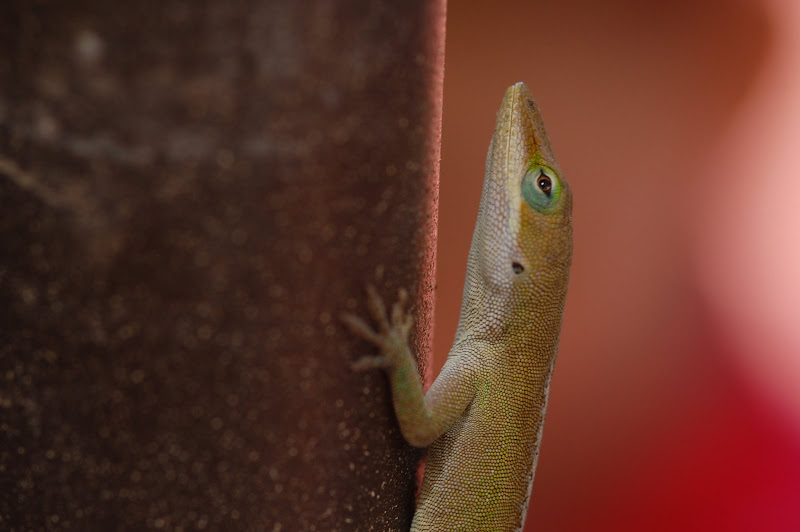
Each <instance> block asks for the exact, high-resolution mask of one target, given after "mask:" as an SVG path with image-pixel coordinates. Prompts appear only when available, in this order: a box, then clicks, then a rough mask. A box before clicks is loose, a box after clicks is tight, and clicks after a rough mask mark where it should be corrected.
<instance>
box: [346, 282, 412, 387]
mask: <svg viewBox="0 0 800 532" xmlns="http://www.w3.org/2000/svg"><path fill="white" fill-rule="evenodd" d="M407 302H408V292H407V291H406V290H404V289H402V288H401V289H400V290H399V292H398V294H397V301H396V302H395V304H394V305H392V313H391V319H390V318H389V315H388V313H387V311H386V306H385V305H384V303H383V300H382V299H381V297H380V296H379V295H378V291H377V290H376V289H375V287H374V286H372V285H367V305H368V307H369V310H370V314H372V317H373V318H374V320H375V321H376V322H377V327H372V326H370V325H369V324H368V323H367V322H366V321H364V320H363V319H362V318H359V317H358V316H354V315H353V314H343V315H342V316H341V318H340V319H341V320H342V322H343V323H344V324H345V325H346V326H347V328H348V329H350V331H351V332H352V333H354V334H355V335H356V336H359V337H361V338H363V339H364V340H366V341H368V342H370V343H371V344H373V345H375V346H376V347H378V348H379V349H380V351H381V354H380V355H378V356H368V357H363V358H360V359H359V360H357V361H356V362H355V363H353V365H352V368H353V369H354V370H356V371H363V370H367V369H372V368H387V367H390V366H391V365H392V356H393V354H394V353H396V352H398V350H399V349H402V348H401V347H400V346H403V347H406V346H407V345H408V335H409V334H410V332H411V328H412V327H413V325H414V318H413V317H412V315H411V313H410V312H407V311H406V309H405V306H406V303H407ZM406 348H407V347H406Z"/></svg>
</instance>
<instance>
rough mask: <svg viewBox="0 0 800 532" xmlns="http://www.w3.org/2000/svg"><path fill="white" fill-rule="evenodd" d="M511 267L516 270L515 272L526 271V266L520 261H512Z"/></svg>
mask: <svg viewBox="0 0 800 532" xmlns="http://www.w3.org/2000/svg"><path fill="white" fill-rule="evenodd" d="M511 268H512V269H513V270H514V273H516V274H520V273H522V272H524V271H525V267H524V266H523V265H522V264H520V263H519V262H514V263H512V264H511Z"/></svg>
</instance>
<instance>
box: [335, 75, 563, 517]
mask: <svg viewBox="0 0 800 532" xmlns="http://www.w3.org/2000/svg"><path fill="white" fill-rule="evenodd" d="M571 262H572V194H571V192H570V189H569V186H568V185H567V182H566V181H565V180H564V178H563V176H562V174H561V169H560V168H559V166H558V163H557V162H556V159H555V157H554V156H553V152H552V150H551V148H550V140H549V139H548V136H547V133H546V132H545V129H544V124H543V122H542V118H541V115H540V114H539V109H538V108H537V106H536V103H535V102H534V101H533V97H532V96H531V93H530V91H529V90H528V88H527V87H526V86H525V84H524V83H517V84H515V85H512V86H511V87H509V88H508V90H506V93H505V97H504V98H503V103H502V106H501V107H500V111H499V113H498V116H497V124H496V126H495V130H494V136H493V137H492V142H491V144H490V145H489V154H488V156H487V160H486V176H485V180H484V184H483V194H482V197H481V203H480V208H479V210H478V221H477V223H476V226H475V233H474V236H473V238H472V247H471V249H470V253H469V260H468V262H467V278H466V282H465V286H464V297H463V302H462V306H461V318H460V321H459V325H458V330H457V332H456V337H455V342H454V344H453V347H452V348H451V350H450V354H449V356H448V359H447V362H446V363H445V365H444V367H443V368H442V371H441V373H440V374H439V376H438V377H437V378H436V380H435V381H434V383H433V384H432V385H431V387H430V389H429V390H428V392H427V394H426V393H424V392H423V388H422V382H421V381H420V378H419V375H418V373H417V367H416V362H415V359H414V356H413V354H412V352H411V349H410V347H409V345H408V334H409V332H410V330H411V326H412V317H411V315H410V314H409V313H408V312H407V311H406V309H405V304H406V301H407V297H408V296H407V294H406V293H405V291H401V292H400V295H399V299H398V301H397V303H395V305H394V306H393V308H392V311H391V313H390V314H387V311H386V308H385V307H384V305H383V302H382V300H381V298H380V297H379V296H378V295H377V292H376V291H375V290H374V289H373V288H369V289H368V295H369V298H368V303H369V308H370V311H371V314H372V316H373V318H374V319H375V321H376V322H377V328H373V327H371V326H370V325H368V324H367V323H366V322H365V321H363V320H362V319H360V318H358V317H355V316H349V315H348V316H345V318H344V319H345V322H346V323H347V324H348V325H349V327H350V329H352V330H353V331H354V332H355V333H356V334H358V335H359V336H361V337H363V338H365V339H366V340H368V341H369V342H371V343H373V344H375V345H376V346H377V347H378V348H379V349H380V355H378V356H372V357H366V358H362V359H361V360H359V361H358V362H357V363H356V364H355V367H356V369H362V370H363V369H368V368H375V367H380V368H383V369H385V371H386V372H387V373H388V375H389V379H390V382H391V388H392V397H393V401H394V408H395V413H396V414H397V420H398V422H399V424H400V429H401V432H402V434H403V436H404V437H405V439H406V440H407V441H408V442H409V443H410V444H411V445H414V446H417V447H427V446H430V447H429V449H428V454H427V462H426V467H425V477H424V480H423V482H422V488H421V490H420V494H419V500H418V503H417V510H416V513H415V514H414V520H413V523H412V525H411V530H412V531H445V530H521V528H522V526H523V524H524V521H525V513H526V510H527V506H528V501H529V499H530V493H531V487H532V485H533V476H534V472H535V469H536V462H537V458H538V456H539V446H540V443H541V438H542V427H543V423H544V416H545V410H546V408H547V398H548V393H549V388H550V378H551V376H552V373H553V365H554V362H555V359H556V352H557V350H558V340H559V335H560V331H561V319H562V314H563V310H564V300H565V298H566V295H567V283H568V280H569V269H570V264H571Z"/></svg>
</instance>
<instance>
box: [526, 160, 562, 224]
mask: <svg viewBox="0 0 800 532" xmlns="http://www.w3.org/2000/svg"><path fill="white" fill-rule="evenodd" d="M560 193H561V183H559V181H558V177H557V175H556V173H555V172H554V171H553V170H551V169H550V168H548V167H546V166H540V165H534V166H532V167H531V169H530V170H528V173H526V174H525V177H523V178H522V197H523V198H525V201H526V202H527V203H528V205H530V206H531V207H533V208H534V209H536V210H537V211H539V212H548V211H549V210H550V209H551V208H552V207H554V205H555V204H556V203H557V201H558V197H559V195H560Z"/></svg>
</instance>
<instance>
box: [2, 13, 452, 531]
mask: <svg viewBox="0 0 800 532" xmlns="http://www.w3.org/2000/svg"><path fill="white" fill-rule="evenodd" d="M443 45H444V0H435V1H424V0H414V1H410V2H391V1H367V0H363V1H344V2H341V1H335V0H315V1H308V2H291V1H284V2H275V1H269V0H239V1H231V2H186V1H178V0H162V1H159V2H146V3H143V2H106V1H100V0H75V1H70V2H62V1H55V0H52V1H49V0H42V1H37V2H30V1H28V0H6V1H5V2H2V4H1V5H0V50H2V51H0V528H2V529H7V528H10V529H18V530H23V529H29V528H33V529H46V528H47V529H50V528H52V529H55V528H61V527H71V528H72V529H73V530H142V529H147V528H154V529H165V530H195V529H203V528H205V529H224V530H237V529H241V530H270V531H272V530H284V531H289V530H326V531H327V530H407V528H408V525H409V522H410V517H411V514H412V505H413V490H414V480H413V479H414V471H415V464H416V460H417V458H418V456H419V453H418V452H416V451H414V450H413V449H411V448H410V447H409V446H408V445H406V444H405V443H404V441H403V440H402V438H401V436H400V434H399V432H398V430H397V428H396V421H395V419H394V414H393V412H392V408H391V403H390V400H389V395H388V390H387V383H386V380H385V377H384V376H383V375H382V374H381V373H380V372H377V371H376V372H369V373H355V372H353V371H351V370H350V368H349V364H350V363H351V362H352V361H353V360H355V359H356V358H357V357H358V356H360V355H364V354H369V353H371V352H372V350H371V348H370V346H368V345H367V344H365V343H364V342H362V341H359V340H357V339H355V338H353V337H352V336H350V335H348V334H347V333H346V332H345V331H344V330H343V329H342V327H341V326H340V324H339V322H338V315H339V314H340V313H342V312H344V311H355V312H359V313H362V314H363V313H364V311H365V309H364V305H363V301H364V292H363V287H364V285H365V284H366V283H367V282H371V283H373V284H375V285H376V286H377V287H378V288H379V290H380V291H381V293H382V294H383V295H384V296H385V297H387V299H388V298H392V299H393V298H394V297H395V295H396V292H397V289H398V288H399V287H405V288H407V289H409V290H410V291H411V293H412V294H413V295H414V296H415V301H416V304H417V310H418V314H417V315H418V329H417V334H416V340H415V342H416V347H417V349H418V350H419V351H420V352H422V353H425V354H427V353H428V352H429V349H430V330H431V329H430V320H431V318H432V312H431V311H432V290H433V282H434V281H433V279H434V277H433V274H434V266H433V264H434V254H435V243H436V240H435V232H436V214H435V213H436V203H437V190H438V160H439V133H440V118H441V102H440V96H441V90H442V64H443Z"/></svg>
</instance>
